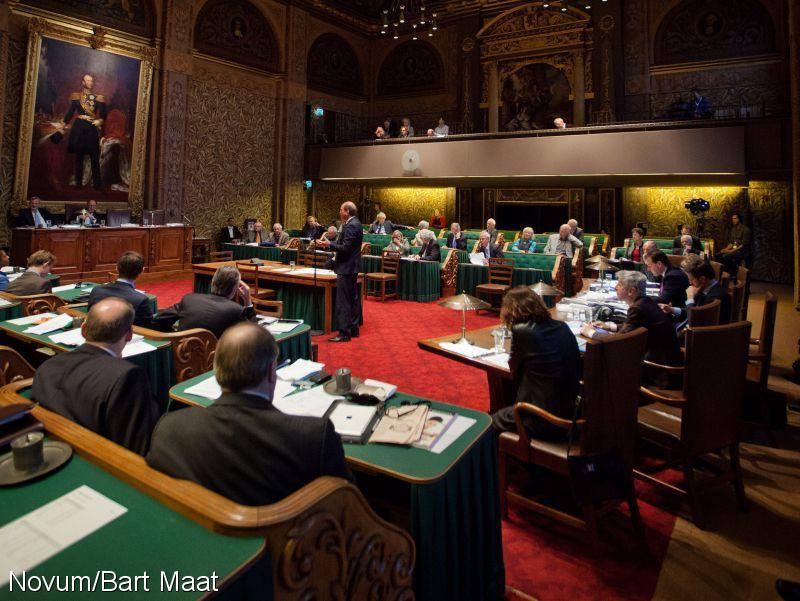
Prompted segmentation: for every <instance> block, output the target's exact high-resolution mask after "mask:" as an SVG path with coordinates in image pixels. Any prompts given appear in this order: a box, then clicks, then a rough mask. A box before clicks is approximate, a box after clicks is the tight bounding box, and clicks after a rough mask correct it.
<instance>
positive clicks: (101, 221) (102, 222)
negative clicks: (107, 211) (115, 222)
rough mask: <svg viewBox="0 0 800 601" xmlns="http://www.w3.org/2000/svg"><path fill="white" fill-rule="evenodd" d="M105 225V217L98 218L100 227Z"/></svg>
mask: <svg viewBox="0 0 800 601" xmlns="http://www.w3.org/2000/svg"><path fill="white" fill-rule="evenodd" d="M105 226H106V220H105V219H101V220H100V227H105Z"/></svg>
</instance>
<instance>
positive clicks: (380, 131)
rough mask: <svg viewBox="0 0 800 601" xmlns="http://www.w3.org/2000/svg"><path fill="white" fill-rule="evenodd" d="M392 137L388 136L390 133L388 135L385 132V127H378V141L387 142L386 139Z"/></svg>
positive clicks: (376, 137) (376, 131)
mask: <svg viewBox="0 0 800 601" xmlns="http://www.w3.org/2000/svg"><path fill="white" fill-rule="evenodd" d="M390 137H391V136H389V134H388V133H386V130H385V129H383V127H382V126H380V125H379V126H378V127H377V129H376V130H375V139H376V140H386V139H388V138H390Z"/></svg>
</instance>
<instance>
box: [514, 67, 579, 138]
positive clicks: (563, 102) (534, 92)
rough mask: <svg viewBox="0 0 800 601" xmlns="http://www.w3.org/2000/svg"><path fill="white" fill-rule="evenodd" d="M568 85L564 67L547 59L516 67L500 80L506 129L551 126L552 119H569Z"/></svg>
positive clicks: (570, 104) (570, 112) (570, 105)
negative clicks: (544, 61) (554, 65)
mask: <svg viewBox="0 0 800 601" xmlns="http://www.w3.org/2000/svg"><path fill="white" fill-rule="evenodd" d="M570 91H571V88H570V85H569V80H568V79H567V76H566V75H565V74H564V72H563V71H560V70H559V69H556V68H555V67H553V66H552V65H548V64H546V63H534V64H529V65H525V66H524V67H522V68H521V69H517V70H516V71H515V72H513V73H511V74H510V75H509V76H508V77H506V78H505V79H504V80H503V83H502V88H501V99H502V103H503V104H502V106H503V117H502V126H503V129H505V130H506V131H527V130H531V129H543V128H545V129H546V128H550V127H553V119H554V118H556V117H561V118H563V119H564V120H565V121H567V122H570V121H571V120H572V103H571V102H570Z"/></svg>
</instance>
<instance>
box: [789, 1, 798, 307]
mask: <svg viewBox="0 0 800 601" xmlns="http://www.w3.org/2000/svg"><path fill="white" fill-rule="evenodd" d="M789 55H790V59H789V73H790V88H791V111H790V114H791V115H792V178H793V179H792V181H793V185H792V205H793V207H794V211H793V212H794V300H795V307H797V308H798V309H800V257H798V252H797V249H798V248H800V6H798V4H797V2H789Z"/></svg>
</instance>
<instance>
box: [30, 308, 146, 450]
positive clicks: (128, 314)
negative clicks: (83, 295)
mask: <svg viewBox="0 0 800 601" xmlns="http://www.w3.org/2000/svg"><path fill="white" fill-rule="evenodd" d="M134 317H135V312H134V310H133V307H131V305H130V304H128V302H127V301H124V300H122V299H121V298H106V299H104V300H101V301H100V302H98V303H96V304H95V305H93V306H92V308H91V309H89V313H88V315H87V316H86V321H85V322H84V324H83V326H82V328H81V333H82V334H83V337H84V339H85V342H84V344H82V345H81V346H79V347H78V348H76V349H75V350H74V351H72V352H70V353H62V354H60V355H56V356H55V357H53V358H52V359H48V360H47V361H45V362H44V363H43V364H42V365H41V367H39V369H37V370H36V375H35V376H34V378H33V394H32V397H33V399H34V400H35V401H37V402H39V403H41V405H42V406H43V407H45V408H46V409H50V410H51V411H55V412H56V413H58V414H60V415H63V416H64V417H66V418H68V419H71V420H72V421H74V422H75V423H77V424H80V425H81V426H83V427H84V428H88V429H89V430H92V431H93V432H96V433H97V434H99V435H100V436H104V437H106V438H108V439H109V440H111V441H113V442H116V443H117V444H119V445H122V446H123V447H125V448H127V449H130V450H131V451H133V452H134V453H139V454H140V455H144V454H145V453H146V452H147V448H148V446H149V444H150V433H151V432H152V431H153V427H154V426H155V424H156V421H157V420H158V417H159V415H160V413H161V412H160V410H159V406H158V404H157V403H156V401H155V399H154V398H153V395H152V394H151V392H150V384H149V382H148V381H147V374H146V373H145V371H144V370H143V369H142V368H141V367H139V366H138V365H134V364H133V363H130V362H128V361H125V360H124V359H122V358H121V357H122V349H124V348H125V345H126V344H128V342H130V340H131V337H132V336H133V329H132V326H133V319H134Z"/></svg>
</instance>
